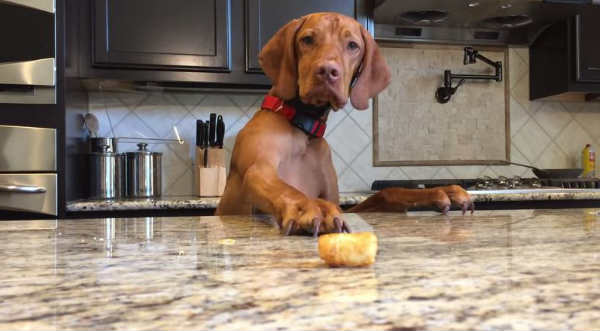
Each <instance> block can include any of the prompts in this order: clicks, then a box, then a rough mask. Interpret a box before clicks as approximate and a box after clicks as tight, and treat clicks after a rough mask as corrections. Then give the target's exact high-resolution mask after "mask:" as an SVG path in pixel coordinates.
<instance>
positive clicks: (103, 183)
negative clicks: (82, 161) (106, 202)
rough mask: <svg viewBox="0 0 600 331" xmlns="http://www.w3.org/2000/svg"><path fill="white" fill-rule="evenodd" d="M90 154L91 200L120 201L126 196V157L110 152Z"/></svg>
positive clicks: (103, 146)
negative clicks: (119, 199)
mask: <svg viewBox="0 0 600 331" xmlns="http://www.w3.org/2000/svg"><path fill="white" fill-rule="evenodd" d="M101 149H102V151H100V152H94V153H90V154H89V165H90V167H89V170H90V192H89V193H90V194H89V195H90V198H92V199H118V198H122V197H123V196H124V195H125V155H124V154H117V153H112V152H109V151H108V146H107V145H102V147H101Z"/></svg>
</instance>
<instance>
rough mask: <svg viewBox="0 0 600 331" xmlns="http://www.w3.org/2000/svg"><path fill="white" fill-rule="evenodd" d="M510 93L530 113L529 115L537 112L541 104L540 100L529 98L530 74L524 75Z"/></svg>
mask: <svg viewBox="0 0 600 331" xmlns="http://www.w3.org/2000/svg"><path fill="white" fill-rule="evenodd" d="M510 95H511V96H512V97H514V98H515V100H517V102H518V103H519V104H520V105H521V107H523V109H524V110H525V111H526V112H527V113H529V115H533V114H535V112H536V111H537V110H538V109H539V107H540V106H541V103H540V102H539V101H530V100H529V74H527V75H526V76H523V78H521V79H520V80H519V81H518V82H517V83H516V84H515V86H514V87H513V88H512V89H511V91H510Z"/></svg>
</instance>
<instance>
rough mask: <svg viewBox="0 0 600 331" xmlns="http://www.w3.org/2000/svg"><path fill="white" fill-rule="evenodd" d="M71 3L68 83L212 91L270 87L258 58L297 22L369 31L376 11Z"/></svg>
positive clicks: (361, 0) (262, 3) (142, 1)
mask: <svg viewBox="0 0 600 331" xmlns="http://www.w3.org/2000/svg"><path fill="white" fill-rule="evenodd" d="M67 2H68V3H69V6H71V7H73V8H70V10H69V15H70V16H72V17H68V18H67V24H68V28H67V34H68V36H67V40H73V42H69V44H68V45H67V54H68V59H67V62H68V64H69V65H68V69H69V70H68V74H69V76H72V77H78V78H94V79H111V80H124V81H138V82H157V83H158V84H162V85H169V86H170V85H172V84H177V85H178V86H187V85H193V86H199V87H211V88H219V87H228V88H229V87H232V88H262V89H266V88H268V87H269V85H270V81H269V79H268V78H267V77H265V76H264V75H263V74H262V72H261V70H260V66H259V64H258V53H259V51H260V49H261V48H262V46H263V45H264V44H265V43H266V42H267V41H268V40H269V38H271V36H272V35H273V34H274V33H275V32H276V31H277V30H278V29H279V28H280V27H281V26H283V25H284V24H285V23H287V22H288V21H289V20H291V19H293V18H297V17H299V16H302V15H305V14H308V13H311V12H317V11H335V12H340V13H342V14H346V15H348V16H352V17H355V18H356V19H357V20H358V21H359V22H361V23H362V24H364V25H365V26H368V23H370V20H369V13H370V12H371V8H372V1H371V0H330V1H319V0H304V1H297V0H279V1H278V0H210V1H208V0H207V1H197V0H172V1H166V0H128V1H122V0H121V1H119V0H78V1H75V0H67ZM371 30H372V29H371Z"/></svg>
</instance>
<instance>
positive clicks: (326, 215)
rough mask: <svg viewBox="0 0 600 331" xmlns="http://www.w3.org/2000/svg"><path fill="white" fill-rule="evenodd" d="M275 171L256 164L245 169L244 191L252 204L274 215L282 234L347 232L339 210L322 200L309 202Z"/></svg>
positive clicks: (258, 163)
mask: <svg viewBox="0 0 600 331" xmlns="http://www.w3.org/2000/svg"><path fill="white" fill-rule="evenodd" d="M275 169H276V167H275V166H273V165H271V164H269V163H268V162H264V161H259V162H256V163H254V164H253V165H251V166H250V167H248V169H247V170H246V172H245V176H244V191H245V192H247V193H248V195H249V197H250V199H251V201H252V204H253V205H254V206H256V207H257V208H259V209H261V210H263V211H265V212H268V213H270V214H272V215H274V216H275V217H276V218H277V221H278V222H279V224H280V226H281V228H282V229H283V231H284V233H285V234H286V235H287V234H295V233H300V232H302V231H304V232H307V233H312V234H313V235H315V236H316V235H317V234H319V233H327V232H342V231H344V230H346V231H348V228H347V227H346V225H345V223H344V222H343V220H342V218H341V217H340V215H341V213H342V211H341V210H340V208H339V207H338V206H337V205H335V204H333V203H331V202H329V201H325V200H322V199H310V198H308V197H307V196H306V195H305V194H304V193H302V192H300V191H299V190H297V189H296V188H294V187H292V186H291V185H289V184H287V183H285V182H284V181H283V180H281V178H279V176H278V174H277V171H276V170H275Z"/></svg>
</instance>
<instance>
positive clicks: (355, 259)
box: [319, 232, 377, 267]
mask: <svg viewBox="0 0 600 331" xmlns="http://www.w3.org/2000/svg"><path fill="white" fill-rule="evenodd" d="M375 255H377V237H376V236H375V234H373V233H372V232H358V233H330V234H324V235H322V236H320V237H319V256H320V257H321V259H323V260H325V262H326V263H327V264H328V265H329V266H330V267H362V266H368V265H371V264H373V263H374V262H375Z"/></svg>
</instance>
